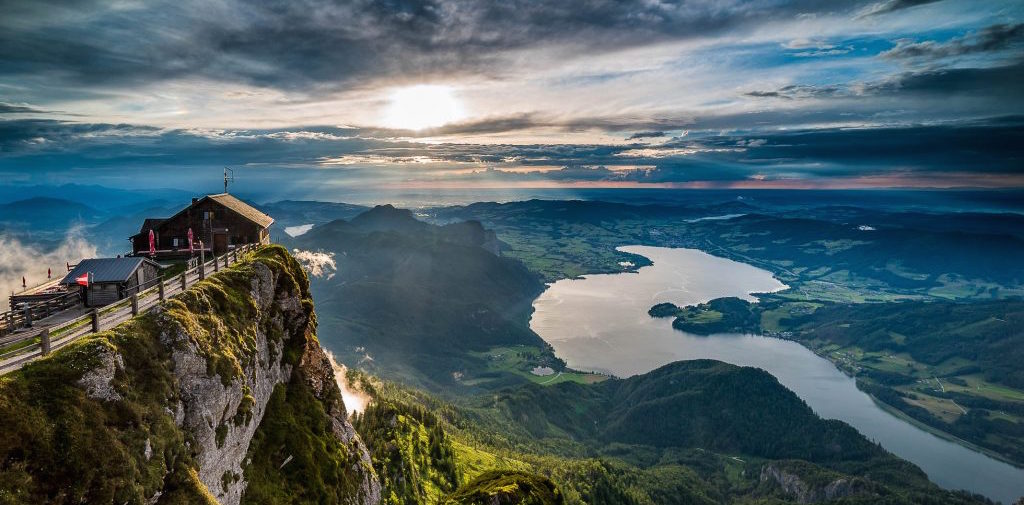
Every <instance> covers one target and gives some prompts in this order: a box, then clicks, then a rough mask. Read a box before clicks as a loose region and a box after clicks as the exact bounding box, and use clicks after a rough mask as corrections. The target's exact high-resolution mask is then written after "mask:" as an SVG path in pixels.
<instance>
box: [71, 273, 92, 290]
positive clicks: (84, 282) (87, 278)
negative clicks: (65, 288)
mask: <svg viewBox="0 0 1024 505" xmlns="http://www.w3.org/2000/svg"><path fill="white" fill-rule="evenodd" d="M75 282H77V283H78V285H79V286H85V287H89V284H90V283H91V282H92V273H91V272H86V273H84V274H82V275H79V276H78V277H75Z"/></svg>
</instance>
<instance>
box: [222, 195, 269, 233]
mask: <svg viewBox="0 0 1024 505" xmlns="http://www.w3.org/2000/svg"><path fill="white" fill-rule="evenodd" d="M207 198H209V199H211V200H213V201H215V202H217V203H219V204H221V205H223V206H225V207H227V208H229V209H231V210H233V211H235V212H237V213H239V214H241V215H242V216H244V217H245V218H246V219H248V220H250V221H252V222H254V223H256V224H258V225H260V226H262V227H264V228H267V227H269V226H270V225H272V224H274V218H272V217H270V216H268V215H266V214H264V213H262V212H260V211H258V210H256V209H255V208H254V207H253V206H252V205H249V204H247V203H245V202H243V201H241V200H239V199H238V198H235V197H234V196H232V195H230V194H228V193H220V194H217V195H207Z"/></svg>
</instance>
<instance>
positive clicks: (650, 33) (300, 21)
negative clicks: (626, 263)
mask: <svg viewBox="0 0 1024 505" xmlns="http://www.w3.org/2000/svg"><path fill="white" fill-rule="evenodd" d="M859 3H860V2H857V1H854V0H843V1H836V2H829V3H828V4H827V5H825V4H822V3H820V2H814V1H810V0H796V1H788V2H780V1H774V0H760V1H756V2H744V3H738V4H734V5H725V6H723V5H721V4H717V3H710V2H693V1H689V2H647V1H641V0H635V1H605V0H591V1H584V2H560V1H556V0H548V1H542V2H539V1H532V0H529V1H528V0H511V1H504V2H476V1H471V0H407V1H397V0H395V1H369V0H351V1H332V0H305V1H301V2H296V1H291V0H278V1H268V2H258V3H251V2H240V1H235V0H221V1H205V0H204V1H198V0H192V1H189V0H186V1H175V2H144V3H138V4H132V3H123V2H111V1H99V0H96V1H75V2H72V1H66V2H58V3H56V4H54V5H50V3H42V2H38V3H33V2H4V3H3V11H4V13H5V15H4V16H2V17H0V61H2V62H3V65H4V70H5V73H7V74H8V75H9V76H10V75H28V76H32V77H37V78H42V77H43V76H45V77H46V78H47V79H50V80H51V81H55V80H57V81H62V82H66V83H71V84H87V85H88V84H107V85H115V86H131V85H138V84H140V83H144V82H150V81H158V80H163V79H168V78H175V77H188V76H201V77H206V78H212V79H217V80H222V81H238V82H246V83H255V84H258V85H266V86H273V87H278V88H282V89H312V88H315V87H317V86H324V85H329V86H340V85H342V84H352V83H355V82H357V81H362V82H365V80H366V79H368V78H369V79H373V78H377V77H393V76H399V75H400V76H403V77H405V78H410V79H412V78H417V77H420V78H422V77H424V76H430V75H446V76H449V77H450V76H451V75H453V74H459V73H473V74H474V75H494V74H505V73H508V72H514V69H512V68H509V67H508V66H507V64H506V63H505V62H504V61H503V60H502V55H503V54H505V53H506V52H508V51H513V50H518V49H526V48H533V47H541V46H543V47H547V48H556V47H562V48H564V50H565V51H573V50H574V49H573V48H576V49H578V48H582V47H586V48H587V50H588V51H590V52H601V51H609V50H619V49H623V48H627V47H632V46H637V45H641V44H649V43H654V42H658V41H664V40H675V39H687V38H696V37H705V36H709V35H713V34H720V33H723V32H726V31H728V30H732V29H737V28H741V27H749V26H752V25H756V24H761V23H765V22H769V21H771V20H778V19H791V18H793V17H794V16H796V15H797V14H806V13H814V12H819V11H822V9H827V10H828V11H829V12H831V11H843V10H846V9H851V8H853V7H854V6H856V5H857V4H859Z"/></svg>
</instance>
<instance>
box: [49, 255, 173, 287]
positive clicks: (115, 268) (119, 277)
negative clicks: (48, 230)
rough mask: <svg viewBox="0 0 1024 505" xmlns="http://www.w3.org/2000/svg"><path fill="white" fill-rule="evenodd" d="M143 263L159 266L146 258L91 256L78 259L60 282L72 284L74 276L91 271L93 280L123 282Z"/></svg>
mask: <svg viewBox="0 0 1024 505" xmlns="http://www.w3.org/2000/svg"><path fill="white" fill-rule="evenodd" d="M143 263H151V264H153V265H154V266H156V267H157V268H160V264H159V263H157V262H155V261H153V260H151V259H148V258H139V257H134V258H92V259H87V260H82V261H79V262H78V265H76V266H75V268H73V269H72V270H71V271H70V272H68V274H67V275H66V276H64V278H63V279H61V280H60V283H61V284H74V283H75V278H77V277H81V276H82V275H84V274H86V273H88V272H92V280H93V282H124V281H127V280H128V278H129V277H131V276H132V275H133V274H135V271H136V270H138V269H139V267H140V266H142V264H143Z"/></svg>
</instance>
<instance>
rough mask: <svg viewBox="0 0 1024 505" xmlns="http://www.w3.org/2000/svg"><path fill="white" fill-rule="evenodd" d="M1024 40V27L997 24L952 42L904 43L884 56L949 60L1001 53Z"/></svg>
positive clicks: (899, 43) (1021, 25)
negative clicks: (973, 54) (984, 53)
mask: <svg viewBox="0 0 1024 505" xmlns="http://www.w3.org/2000/svg"><path fill="white" fill-rule="evenodd" d="M1022 41H1024V24H1022V23H1018V24H997V25H992V26H988V27H986V28H984V29H982V30H979V31H978V32H977V33H973V34H970V35H965V36H963V37H957V38H954V39H952V40H949V41H948V42H936V41H934V40H928V41H924V42H914V41H911V40H900V41H898V42H897V43H896V47H894V48H892V49H890V50H888V51H885V52H883V53H882V54H881V56H882V57H884V58H890V59H899V58H931V59H937V58H949V57H953V56H963V55H965V54H972V53H983V52H990V51H1001V50H1004V49H1007V48H1010V47H1012V46H1013V45H1015V44H1017V43H1019V42H1022Z"/></svg>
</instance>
